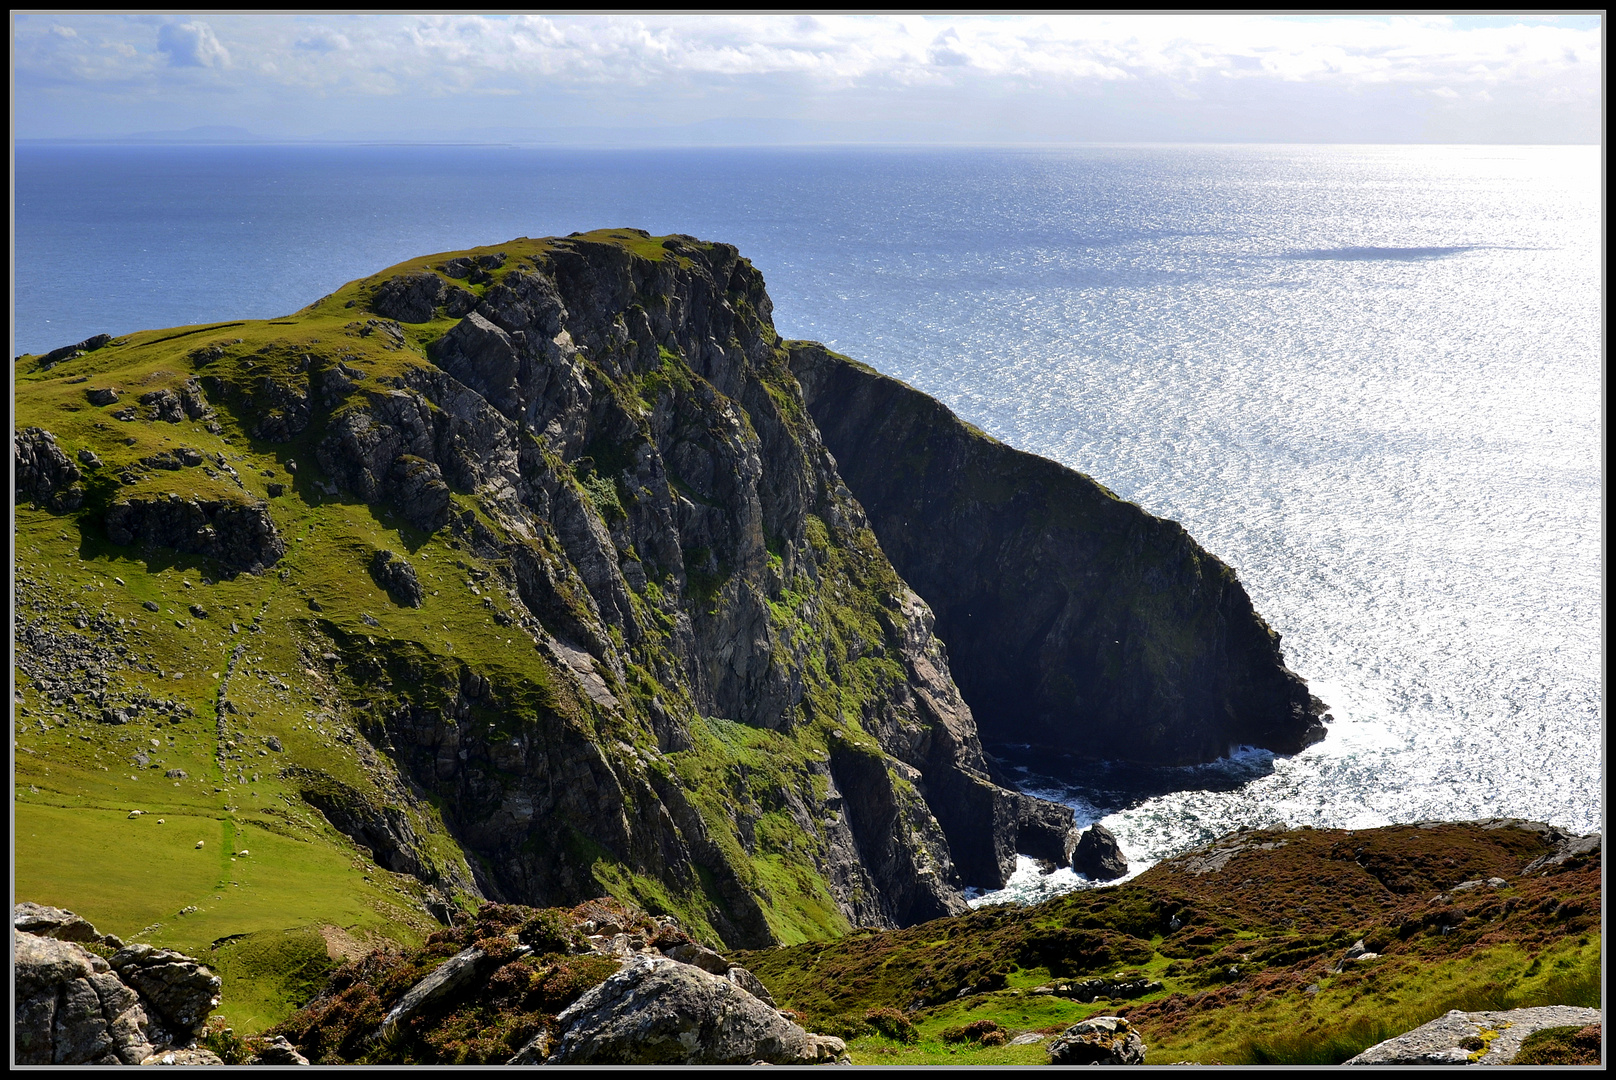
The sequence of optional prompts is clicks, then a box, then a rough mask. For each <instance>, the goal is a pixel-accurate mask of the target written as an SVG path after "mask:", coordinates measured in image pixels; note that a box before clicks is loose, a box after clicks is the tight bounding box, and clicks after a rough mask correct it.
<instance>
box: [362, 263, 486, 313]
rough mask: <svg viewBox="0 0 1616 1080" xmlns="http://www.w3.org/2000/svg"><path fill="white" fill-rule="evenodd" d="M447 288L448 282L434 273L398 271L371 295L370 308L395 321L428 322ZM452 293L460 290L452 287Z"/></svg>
mask: <svg viewBox="0 0 1616 1080" xmlns="http://www.w3.org/2000/svg"><path fill="white" fill-rule="evenodd" d="M449 291H450V286H449V283H448V282H446V281H444V280H443V279H442V278H441V277H439V276H438V275H437V274H433V273H426V272H423V273H419V274H399V275H398V276H397V277H392V278H388V279H387V280H386V281H384V282H383V283H382V286H381V288H379V289H377V290H376V295H375V296H374V297H372V298H371V301H370V310H372V311H374V312H375V313H376V314H378V315H381V316H383V317H385V318H389V319H397V320H398V321H399V322H407V323H423V322H430V321H431V319H432V317H433V316H434V315H435V314H436V309H437V307H438V305H439V304H442V303H443V301H444V299H445V298H446V297H447V296H448V294H449ZM454 291H455V292H463V291H464V290H462V289H460V288H458V287H457V288H455V289H454Z"/></svg>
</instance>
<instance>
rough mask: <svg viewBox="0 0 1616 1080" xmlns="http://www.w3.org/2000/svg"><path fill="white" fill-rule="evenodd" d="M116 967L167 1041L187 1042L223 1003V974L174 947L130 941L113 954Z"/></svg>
mask: <svg viewBox="0 0 1616 1080" xmlns="http://www.w3.org/2000/svg"><path fill="white" fill-rule="evenodd" d="M112 969H113V970H114V971H116V972H117V973H118V976H119V977H120V978H121V979H122V980H123V981H124V982H125V983H127V984H128V985H129V986H131V987H132V988H134V990H135V991H136V992H138V993H139V994H140V997H141V1000H142V1001H143V1002H144V1003H145V1005H146V1011H147V1013H148V1015H150V1017H151V1019H152V1020H153V1021H154V1022H155V1023H157V1024H160V1025H162V1028H163V1030H164V1033H165V1034H167V1035H168V1036H169V1038H168V1039H167V1040H166V1041H169V1042H174V1043H186V1042H189V1041H191V1040H192V1039H194V1038H195V1037H196V1036H197V1035H198V1034H199V1033H200V1032H201V1031H202V1026H203V1025H204V1024H205V1023H207V1019H208V1014H209V1013H211V1012H212V1011H213V1009H214V1007H215V1006H217V1005H218V1004H219V987H220V981H219V977H218V976H217V975H215V974H214V973H213V972H211V971H209V970H208V969H207V968H206V967H204V966H202V964H201V963H200V962H198V961H197V960H195V959H193V958H192V957H189V956H186V955H185V954H184V953H180V952H175V951H174V950H172V949H158V948H154V947H153V946H151V945H126V946H124V947H123V948H122V949H119V950H118V951H117V952H116V953H114V954H113V957H112Z"/></svg>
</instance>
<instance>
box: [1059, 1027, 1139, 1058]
mask: <svg viewBox="0 0 1616 1080" xmlns="http://www.w3.org/2000/svg"><path fill="white" fill-rule="evenodd" d="M1146 1049H1148V1047H1146V1046H1145V1041H1144V1040H1143V1039H1141V1038H1140V1037H1139V1032H1138V1031H1136V1030H1134V1028H1133V1025H1131V1024H1129V1023H1128V1021H1126V1020H1124V1019H1123V1018H1122V1017H1120V1016H1091V1017H1089V1018H1088V1019H1087V1020H1083V1021H1080V1022H1078V1023H1076V1024H1073V1025H1072V1026H1071V1027H1069V1028H1067V1029H1066V1030H1065V1031H1063V1032H1061V1033H1060V1034H1059V1035H1058V1036H1056V1038H1055V1041H1054V1042H1052V1043H1050V1044H1049V1063H1050V1064H1051V1065H1143V1064H1144V1063H1145V1051H1146Z"/></svg>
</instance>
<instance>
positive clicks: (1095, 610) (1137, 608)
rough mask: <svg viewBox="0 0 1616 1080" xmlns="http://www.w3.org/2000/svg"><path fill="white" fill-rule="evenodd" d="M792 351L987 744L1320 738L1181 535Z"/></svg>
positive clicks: (806, 393)
mask: <svg viewBox="0 0 1616 1080" xmlns="http://www.w3.org/2000/svg"><path fill="white" fill-rule="evenodd" d="M787 348H788V349H789V351H790V355H791V370H792V372H793V373H794V374H795V375H796V376H797V380H798V382H799V383H800V384H801V386H802V390H803V397H804V400H805V401H806V402H807V405H808V411H809V412H810V413H811V414H812V415H813V418H814V422H815V424H817V425H818V428H819V432H820V435H821V436H822V437H823V439H824V440H825V445H826V446H827V447H828V448H829V449H830V451H831V452H832V453H833V454H834V455H835V458H836V462H837V466H838V468H839V470H840V472H841V475H842V477H843V479H845V480H846V481H847V485H848V487H849V488H850V489H851V490H852V492H853V495H854V496H855V497H856V498H857V499H858V501H859V503H860V505H862V506H863V508H864V511H865V513H866V514H868V515H869V521H870V527H871V529H873V530H874V532H875V535H876V537H877V538H878V539H879V540H880V541H881V548H882V550H883V551H885V552H886V554H887V557H888V558H890V559H891V560H892V563H893V566H895V567H896V568H897V570H898V573H899V574H901V575H902V576H903V578H904V580H906V581H908V582H909V583H910V585H912V586H913V587H914V589H915V591H916V592H918V593H919V594H920V595H921V596H922V597H923V598H925V600H926V602H927V603H928V604H930V605H931V608H932V610H933V611H934V612H935V613H936V616H937V635H938V636H939V637H940V638H942V640H943V641H944V642H945V643H946V644H947V646H948V654H949V659H950V664H951V670H952V672H953V674H954V678H955V680H956V681H957V682H958V683H959V687H960V691H961V693H963V694H964V696H965V700H966V701H967V702H968V703H969V704H970V706H971V710H972V713H973V714H974V715H975V717H976V722H977V727H978V730H979V731H980V732H981V734H982V737H983V738H984V739H986V740H988V741H989V742H1003V743H1031V744H1034V745H1038V746H1044V747H1052V748H1057V749H1060V750H1062V751H1065V752H1068V753H1072V754H1075V755H1079V756H1082V757H1088V758H1111V759H1131V760H1135V761H1145V762H1151V763H1157V764H1173V765H1180V764H1191V763H1195V762H1203V761H1210V760H1212V759H1214V758H1216V757H1218V756H1220V755H1222V754H1224V753H1226V752H1227V751H1228V750H1229V749H1230V747H1232V746H1237V745H1251V746H1260V747H1265V748H1267V749H1269V750H1273V751H1276V752H1278V753H1287V754H1288V753H1295V752H1296V751H1298V750H1301V749H1302V748H1304V747H1306V746H1308V745H1310V744H1312V743H1315V742H1317V741H1319V740H1320V739H1322V738H1323V737H1324V734H1325V728H1324V724H1323V723H1322V721H1321V720H1320V716H1321V714H1322V713H1323V711H1324V704H1323V703H1322V702H1320V701H1319V700H1318V699H1317V698H1315V697H1313V696H1312V695H1310V694H1309V693H1308V691H1307V684H1306V683H1305V682H1303V680H1302V679H1301V678H1299V677H1298V676H1297V675H1296V674H1294V673H1293V672H1291V671H1290V670H1289V669H1288V668H1286V666H1285V662H1284V657H1283V656H1282V654H1281V652H1280V648H1279V635H1277V634H1275V633H1274V632H1273V631H1272V630H1270V629H1269V627H1268V624H1267V623H1266V622H1264V621H1263V619H1262V617H1261V616H1260V615H1258V614H1257V612H1256V611H1255V610H1254V609H1253V607H1252V604H1251V599H1250V598H1249V597H1248V596H1247V595H1246V591H1245V589H1244V588H1243V587H1242V586H1241V585H1240V582H1239V581H1238V580H1237V579H1236V578H1235V574H1234V571H1233V570H1231V569H1230V568H1229V566H1228V565H1226V564H1225V563H1223V562H1222V561H1221V560H1219V559H1218V558H1217V557H1216V556H1214V555H1212V554H1210V553H1208V552H1207V551H1206V550H1205V549H1204V548H1202V547H1201V546H1200V545H1199V544H1197V543H1196V542H1195V540H1194V539H1193V538H1192V537H1191V536H1190V535H1189V534H1188V533H1187V532H1185V531H1184V528H1183V526H1181V525H1179V524H1178V523H1177V522H1174V521H1168V520H1164V519H1162V518H1158V517H1154V516H1152V515H1151V514H1148V513H1146V512H1145V511H1144V510H1142V509H1140V508H1139V507H1138V506H1136V505H1135V504H1133V503H1130V502H1126V501H1124V500H1122V499H1119V498H1117V497H1116V496H1115V495H1114V494H1112V493H1111V492H1110V491H1109V490H1107V489H1106V488H1105V487H1103V486H1102V485H1100V484H1098V483H1096V482H1095V481H1094V480H1092V479H1090V478H1089V477H1087V476H1085V475H1083V474H1082V473H1079V472H1075V471H1073V470H1071V469H1068V468H1066V467H1064V466H1062V465H1060V464H1057V463H1056V462H1053V461H1050V460H1048V459H1046V458H1041V457H1038V456H1036V455H1033V454H1028V453H1025V452H1023V451H1020V450H1016V449H1013V448H1012V447H1009V446H1006V445H1004V444H1003V443H1001V442H999V441H998V440H996V439H993V438H991V437H989V436H987V435H985V434H983V433H982V432H981V431H978V430H977V429H975V428H973V427H971V426H970V425H969V424H966V423H965V422H964V421H962V420H960V419H959V418H958V417H957V416H955V415H954V414H953V413H952V412H950V411H949V410H948V408H947V407H945V406H944V405H942V404H941V403H940V402H938V401H936V400H935V399H933V398H930V397H928V396H926V395H925V394H922V393H920V392H919V391H918V390H915V389H913V388H911V387H909V386H907V385H905V384H904V383H901V382H899V381H898V380H896V379H892V378H888V377H887V376H884V375H882V374H880V373H879V372H877V371H875V370H874V369H873V368H870V367H868V366H866V365H864V364H860V363H858V362H856V361H854V360H850V359H848V358H847V357H845V356H840V355H837V354H836V353H833V352H830V351H829V350H827V349H825V348H824V347H823V346H821V345H817V344H815V343H812V342H789V343H787Z"/></svg>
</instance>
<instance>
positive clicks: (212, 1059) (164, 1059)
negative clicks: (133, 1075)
mask: <svg viewBox="0 0 1616 1080" xmlns="http://www.w3.org/2000/svg"><path fill="white" fill-rule="evenodd" d="M141 1064H142V1065H223V1064H224V1059H223V1058H221V1057H219V1055H218V1054H215V1053H214V1052H213V1051H212V1050H203V1049H201V1048H200V1047H191V1048H189V1049H184V1048H180V1049H173V1050H160V1051H158V1052H157V1053H155V1054H152V1055H151V1056H150V1057H148V1058H146V1059H145V1060H143V1061H142V1062H141Z"/></svg>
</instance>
